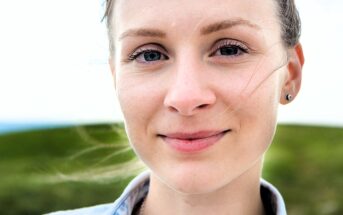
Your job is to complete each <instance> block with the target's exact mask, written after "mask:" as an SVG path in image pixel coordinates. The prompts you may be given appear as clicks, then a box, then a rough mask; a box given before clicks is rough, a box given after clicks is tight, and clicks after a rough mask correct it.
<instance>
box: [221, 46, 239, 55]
mask: <svg viewBox="0 0 343 215" xmlns="http://www.w3.org/2000/svg"><path fill="white" fill-rule="evenodd" d="M220 54H221V55H237V54H238V48H236V47H223V48H221V49H220Z"/></svg>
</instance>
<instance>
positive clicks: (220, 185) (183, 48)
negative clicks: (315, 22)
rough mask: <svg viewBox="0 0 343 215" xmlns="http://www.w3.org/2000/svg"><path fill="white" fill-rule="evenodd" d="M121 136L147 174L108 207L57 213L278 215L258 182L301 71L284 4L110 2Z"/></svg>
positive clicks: (272, 192)
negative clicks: (121, 115) (281, 112)
mask: <svg viewBox="0 0 343 215" xmlns="http://www.w3.org/2000/svg"><path fill="white" fill-rule="evenodd" d="M106 16H107V23H108V29H109V31H108V32H109V39H110V50H111V57H110V61H109V62H110V66H111V70H112V73H113V77H114V79H115V83H116V92H117V95H118V99H119V102H120V105H121V108H122V111H123V113H124V117H125V125H126V131H127V134H128V137H129V140H130V143H131V145H132V147H133V149H134V150H135V152H136V154H137V155H138V157H139V158H140V159H141V160H142V161H143V162H144V163H145V164H146V165H147V166H148V168H149V170H150V171H149V172H145V173H143V174H141V175H139V176H138V177H137V178H135V179H134V180H133V181H132V182H131V183H130V184H129V186H128V187H127V188H126V190H125V191H124V193H123V194H122V196H121V197H120V198H119V199H118V200H117V201H116V202H115V203H112V204H106V205H100V206H95V207H90V208H84V209H78V210H74V211H69V212H60V213H62V214H64V213H66V214H149V215H150V214H163V215H168V214H180V215H192V214H216V215H220V214H234V215H237V214H243V215H250V214H251V215H256V214H278V215H280V214H286V211H285V206H284V203H283V199H282V197H281V195H280V194H279V192H278V191H277V189H276V188H275V187H273V186H272V185H271V184H269V183H268V182H266V181H264V180H263V179H260V177H261V168H262V163H263V156H264V153H265V152H266V150H267V149H268V147H269V145H270V144H271V142H272V138H273V136H274V132H275V127H276V114H277V107H278V104H279V103H281V104H288V103H289V102H291V101H292V100H293V99H294V97H295V96H296V95H297V93H298V91H299V89H300V83H301V70H302V66H303V63H304V57H303V53H302V48H301V45H300V44H299V41H298V39H299V35H300V21H299V17H298V15H297V11H296V8H295V5H294V2H293V1H292V0H255V1H247V0H240V1H237V0H215V1H213V0H202V1H197V0H187V1H185V0H173V1H169V0H168V1H167V0H166V1H161V0H139V1H138V0H117V1H111V0H108V2H107V11H106Z"/></svg>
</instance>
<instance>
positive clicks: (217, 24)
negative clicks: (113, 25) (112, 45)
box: [119, 19, 261, 40]
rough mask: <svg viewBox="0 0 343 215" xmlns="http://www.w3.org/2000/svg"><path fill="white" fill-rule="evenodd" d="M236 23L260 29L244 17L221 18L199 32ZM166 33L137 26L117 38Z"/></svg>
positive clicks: (210, 31)
mask: <svg viewBox="0 0 343 215" xmlns="http://www.w3.org/2000/svg"><path fill="white" fill-rule="evenodd" d="M237 25H245V26H248V27H251V28H255V29H257V30H260V29H261V28H260V26H258V25H256V24H254V23H251V22H250V21H248V20H245V19H234V20H223V21H219V22H215V23H212V24H210V25H207V26H205V27H203V28H201V30H200V33H201V35H207V34H211V33H214V32H217V31H221V30H224V29H228V28H232V27H235V26H237ZM166 36H167V34H166V33H165V32H163V31H161V30H159V29H154V28H138V29H130V30H127V31H125V32H124V33H122V34H121V35H120V37H119V40H122V39H123V38H125V37H159V38H165V37H166Z"/></svg>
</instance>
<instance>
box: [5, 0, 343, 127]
mask: <svg viewBox="0 0 343 215" xmlns="http://www.w3.org/2000/svg"><path fill="white" fill-rule="evenodd" d="M101 2H102V0H98V1H95V0H30V1H27V0H16V1H1V2H0V31H1V34H0V123H1V122H11V121H15V122H27V121H30V122H108V121H114V120H121V114H120V111H119V108H118V105H117V102H116V98H115V92H114V88H113V83H112V78H111V74H110V71H109V69H108V67H107V55H108V54H107V53H108V51H107V38H106V32H105V26H104V23H101V22H100V19H101V16H102V12H103V6H102V4H101ZM297 3H298V7H299V11H300V14H301V18H302V23H303V32H302V38H301V42H302V44H303V47H304V52H305V57H306V63H305V67H304V71H303V84H302V89H301V92H300V95H299V96H298V97H297V98H296V100H295V101H294V102H292V103H291V104H290V105H287V106H282V107H281V109H280V115H279V119H280V121H281V122H297V123H316V124H321V123H324V124H334V125H335V124H339V125H343V101H342V97H343V96H342V94H343V71H342V66H341V64H342V61H343V60H342V57H343V55H342V52H341V50H343V40H342V39H341V38H343V13H342V10H343V1H340V0H299V1H297Z"/></svg>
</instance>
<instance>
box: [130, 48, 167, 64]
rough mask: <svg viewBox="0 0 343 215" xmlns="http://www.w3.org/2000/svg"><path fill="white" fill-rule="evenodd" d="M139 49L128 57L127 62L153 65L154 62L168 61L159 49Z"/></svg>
mask: <svg viewBox="0 0 343 215" xmlns="http://www.w3.org/2000/svg"><path fill="white" fill-rule="evenodd" d="M152 46H153V47H151V46H150V47H141V48H139V49H138V50H136V51H134V52H133V53H132V54H130V56H129V61H137V62H138V63H154V62H156V61H162V60H168V59H169V57H168V56H167V55H166V54H164V53H162V50H161V51H160V50H158V49H162V48H161V47H158V46H157V47H154V46H156V45H152Z"/></svg>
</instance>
